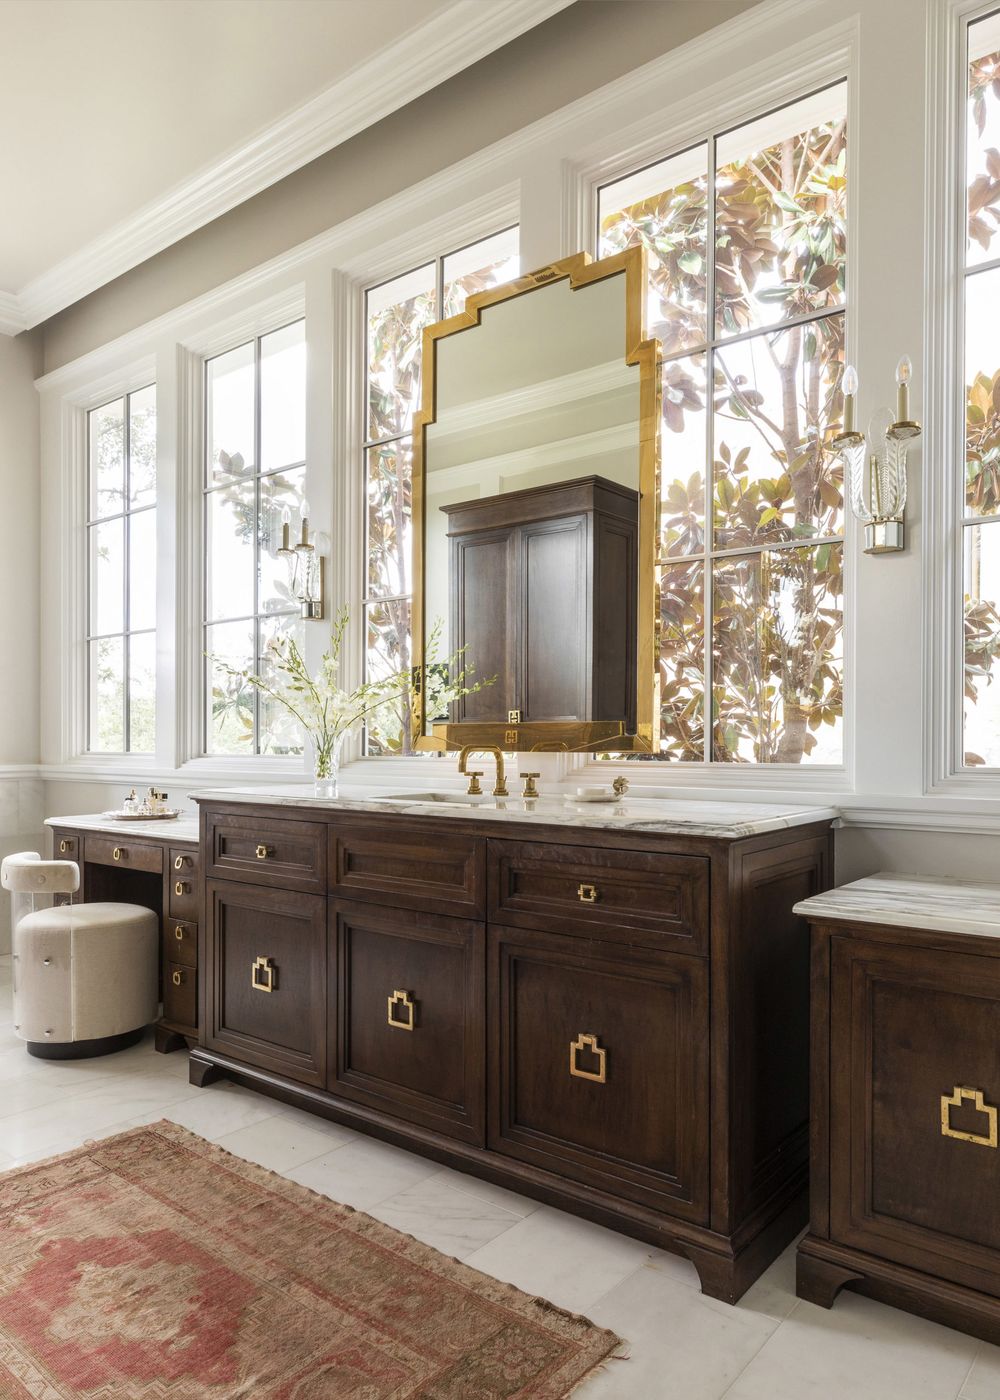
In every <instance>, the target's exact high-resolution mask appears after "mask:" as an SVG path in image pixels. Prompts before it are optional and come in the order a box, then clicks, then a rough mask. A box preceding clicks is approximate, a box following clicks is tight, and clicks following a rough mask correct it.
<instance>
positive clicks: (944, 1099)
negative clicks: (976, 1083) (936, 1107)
mask: <svg viewBox="0 0 1000 1400" xmlns="http://www.w3.org/2000/svg"><path fill="white" fill-rule="evenodd" d="M963 1099H970V1100H971V1101H972V1105H973V1107H974V1108H975V1110H976V1112H977V1113H985V1114H986V1122H987V1125H988V1126H987V1129H986V1132H985V1133H961V1132H959V1131H958V1129H957V1128H953V1127H952V1126H951V1110H952V1109H953V1108H958V1107H959V1106H960V1104H961V1103H962V1100H963ZM941 1136H942V1137H950V1138H958V1139H959V1140H960V1141H961V1142H975V1143H978V1144H979V1145H980V1146H981V1147H996V1146H997V1110H996V1109H995V1108H994V1107H993V1105H992V1104H988V1103H986V1102H985V1099H984V1096H983V1090H982V1089H968V1088H965V1087H964V1086H962V1085H960V1084H956V1085H955V1089H954V1092H953V1093H951V1094H942V1095H941Z"/></svg>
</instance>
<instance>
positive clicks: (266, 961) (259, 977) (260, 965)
mask: <svg viewBox="0 0 1000 1400" xmlns="http://www.w3.org/2000/svg"><path fill="white" fill-rule="evenodd" d="M277 971H278V969H277V968H276V967H275V965H274V963H273V961H272V960H271V959H270V958H254V961H253V965H252V967H251V969H250V985H251V987H253V989H254V991H255V992H273V991H274V989H275V987H276V986H277V985H278V984H277V981H276V980H275V975H276V973H277Z"/></svg>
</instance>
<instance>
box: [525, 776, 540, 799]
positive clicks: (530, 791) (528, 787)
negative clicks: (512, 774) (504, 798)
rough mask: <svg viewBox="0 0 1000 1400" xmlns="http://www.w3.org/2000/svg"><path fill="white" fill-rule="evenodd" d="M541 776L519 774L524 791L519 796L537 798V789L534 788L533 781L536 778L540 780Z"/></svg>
mask: <svg viewBox="0 0 1000 1400" xmlns="http://www.w3.org/2000/svg"><path fill="white" fill-rule="evenodd" d="M541 776H542V775H541V773H522V774H521V781H522V782H523V783H524V791H523V792H522V793H521V796H522V797H537V796H538V788H537V787H536V786H535V779H536V778H540V777H541Z"/></svg>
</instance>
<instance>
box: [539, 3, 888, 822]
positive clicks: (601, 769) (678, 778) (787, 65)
mask: <svg viewBox="0 0 1000 1400" xmlns="http://www.w3.org/2000/svg"><path fill="white" fill-rule="evenodd" d="M858 66H859V33H858V25H857V21H856V18H855V19H852V20H847V21H843V22H842V23H840V24H838V25H835V26H833V27H832V28H831V29H829V30H826V31H824V33H823V34H817V35H814V36H812V37H811V38H810V39H809V40H807V41H805V42H804V43H802V44H799V45H796V46H794V47H792V48H790V49H785V50H782V51H781V52H780V53H779V54H776V55H774V56H773V57H772V58H770V59H768V60H767V61H765V62H764V63H761V64H758V65H757V66H756V67H755V68H752V69H749V70H747V72H746V73H745V74H744V79H743V81H742V82H741V90H740V92H739V93H737V94H734V93H733V91H732V83H731V81H730V80H729V79H724V80H721V81H720V82H718V83H717V84H715V85H714V86H712V87H709V88H706V89H705V91H704V94H703V101H702V102H701V103H700V104H699V106H698V108H697V109H693V108H692V106H691V104H690V103H678V104H677V105H676V107H675V108H673V109H668V112H667V113H666V114H664V124H663V126H662V127H661V128H660V130H659V132H658V133H657V134H651V133H650V129H649V123H648V121H643V122H642V123H636V124H635V125H634V126H632V127H630V128H627V129H625V130H624V131H617V132H615V133H614V134H613V136H609V138H608V140H607V142H606V143H604V145H603V148H602V147H598V146H596V145H595V147H593V148H592V151H591V154H590V156H589V158H588V159H587V160H586V161H580V162H577V163H575V164H571V163H569V162H567V164H566V172H565V176H564V191H565V195H564V197H565V199H566V206H567V213H566V219H567V227H568V229H569V230H570V231H571V235H572V238H573V240H574V242H575V245H576V246H577V247H580V248H586V249H587V250H588V251H589V252H590V253H592V254H593V255H594V256H596V255H597V248H596V238H597V206H598V192H599V190H600V187H601V186H602V185H607V184H610V183H612V182H613V181H615V180H617V179H620V178H621V177H623V176H625V175H628V174H630V173H632V172H633V171H635V170H638V169H640V168H641V167H642V166H644V165H651V164H653V163H654V162H657V161H660V160H663V159H668V158H669V157H670V156H672V155H675V154H680V153H681V152H683V151H685V150H690V149H691V148H692V147H693V146H697V145H699V144H702V143H704V142H706V141H707V140H708V139H709V136H710V135H711V134H715V135H718V134H719V133H720V132H724V131H726V130H729V129H731V128H733V127H737V126H741V125H743V124H745V123H746V122H750V121H753V120H754V119H755V118H756V117H759V116H760V115H761V114H762V113H765V112H768V111H771V110H772V109H775V108H778V107H782V106H785V105H787V104H789V103H792V102H795V101H796V100H798V99H800V98H802V97H804V96H806V95H807V94H809V93H810V92H812V91H815V90H817V89H820V88H824V87H828V86H830V85H831V84H834V83H837V82H840V81H843V80H846V82H847V132H848V137H847V141H848V146H847V150H848V157H847V159H848V172H850V169H851V148H852V144H853V143H855V142H856V141H857V131H858V127H859V121H858V118H859V102H858V90H859V89H858ZM706 117H707V120H706ZM664 131H669V133H670V136H669V140H665V139H664V137H663V134H662V133H663V132H664ZM852 133H853V135H852ZM857 203H858V201H857V199H856V198H852V197H851V192H850V173H849V174H848V199H847V278H846V286H847V296H846V299H845V304H844V309H845V311H846V313H847V314H846V319H845V326H846V340H845V363H853V362H854V361H855V360H856V343H857V331H856V325H857V321H858V319H859V318H858V315H857V309H856V308H857V305H858V296H857V287H858V282H859V277H858V239H857V224H858V217H857V212H856V211H857ZM843 539H844V545H843V548H844V603H843V606H844V625H843V634H842V635H843V694H844V715H843V754H844V757H843V761H842V762H841V763H837V764H818V763H817V764H806V763H803V764H779V763H769V764H742V763H719V762H713V763H707V762H701V763H694V762H692V763H680V762H668V761H665V760H662V759H653V760H651V761H650V762H649V763H636V762H634V761H631V762H625V763H612V762H610V761H609V760H602V759H599V758H595V757H594V756H593V755H590V754H579V755H571V756H569V764H568V771H569V772H571V773H574V774H577V775H579V776H581V777H586V778H587V779H590V780H593V779H596V778H597V777H598V776H599V775H602V774H607V773H609V772H613V773H615V774H617V773H619V772H620V773H624V774H625V775H626V776H627V777H628V778H629V781H630V782H631V783H633V784H634V785H635V786H636V787H638V788H640V789H647V790H651V789H658V790H664V791H666V790H674V791H682V792H684V793H685V794H686V795H688V796H717V795H718V792H719V790H720V789H721V788H725V789H728V790H730V791H735V792H738V793H739V794H740V795H741V796H747V797H750V796H767V797H771V798H775V797H777V796H788V797H792V798H794V797H796V796H797V795H798V794H799V793H801V792H804V791H806V792H810V793H814V794H818V795H825V794H829V795H830V796H831V797H836V796H837V795H839V794H841V793H844V792H852V791H853V790H854V786H855V742H854V736H855V695H856V668H855V664H854V658H855V645H856V635H855V634H856V627H855V619H856V607H857V580H858V568H857V554H858V546H859V542H860V539H859V529H858V523H857V521H856V520H855V519H854V517H853V515H852V513H851V511H850V509H849V507H848V505H847V500H846V493H845V501H844V530H843ZM706 644H707V636H706Z"/></svg>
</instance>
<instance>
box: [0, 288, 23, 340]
mask: <svg viewBox="0 0 1000 1400" xmlns="http://www.w3.org/2000/svg"><path fill="white" fill-rule="evenodd" d="M27 329H28V322H27V320H26V319H25V315H24V311H23V310H22V308H21V302H20V299H19V298H18V297H16V296H15V295H14V293H13V292H2V291H0V335H17V334H18V333H19V332H20V331H26V330H27Z"/></svg>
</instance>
